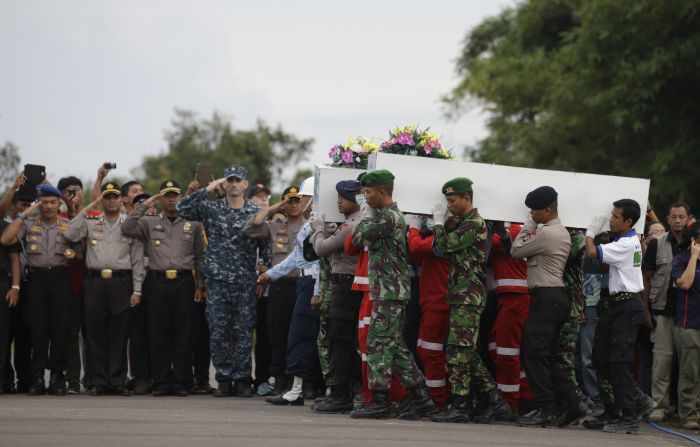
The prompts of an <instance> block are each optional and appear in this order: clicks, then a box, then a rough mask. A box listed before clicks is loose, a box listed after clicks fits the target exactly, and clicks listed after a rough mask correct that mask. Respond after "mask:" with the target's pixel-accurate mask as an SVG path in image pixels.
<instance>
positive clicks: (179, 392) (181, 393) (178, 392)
mask: <svg viewBox="0 0 700 447" xmlns="http://www.w3.org/2000/svg"><path fill="white" fill-rule="evenodd" d="M173 395H175V396H178V397H187V396H189V395H190V393H189V392H188V391H187V389H186V388H185V387H184V386H176V387H174V388H173Z"/></svg>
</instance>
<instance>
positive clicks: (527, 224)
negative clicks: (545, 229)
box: [523, 214, 537, 231]
mask: <svg viewBox="0 0 700 447" xmlns="http://www.w3.org/2000/svg"><path fill="white" fill-rule="evenodd" d="M535 228H537V222H535V221H534V220H533V219H532V216H531V215H530V214H528V215H527V217H526V218H525V220H524V221H523V230H527V231H532V230H534V229H535Z"/></svg>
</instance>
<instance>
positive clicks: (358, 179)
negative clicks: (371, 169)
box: [357, 171, 367, 187]
mask: <svg viewBox="0 0 700 447" xmlns="http://www.w3.org/2000/svg"><path fill="white" fill-rule="evenodd" d="M365 174H367V171H365V172H360V175H358V176H357V183H360V187H362V185H361V183H362V177H364V176H365Z"/></svg>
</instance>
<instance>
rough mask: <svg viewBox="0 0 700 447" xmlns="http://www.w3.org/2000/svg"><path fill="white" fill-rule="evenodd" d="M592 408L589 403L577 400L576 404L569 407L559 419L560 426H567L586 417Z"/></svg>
mask: <svg viewBox="0 0 700 447" xmlns="http://www.w3.org/2000/svg"><path fill="white" fill-rule="evenodd" d="M590 413H591V410H590V409H589V408H588V405H586V404H585V403H583V402H582V401H579V402H577V403H576V404H575V405H574V406H572V407H571V408H569V409H568V410H567V411H566V412H565V413H564V414H563V415H562V417H561V418H560V419H559V422H558V425H559V426H560V427H566V426H567V425H571V424H573V423H575V422H576V421H578V420H579V419H582V418H585V417H586V416H588V415H590Z"/></svg>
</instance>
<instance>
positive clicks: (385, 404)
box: [350, 390, 389, 419]
mask: <svg viewBox="0 0 700 447" xmlns="http://www.w3.org/2000/svg"><path fill="white" fill-rule="evenodd" d="M350 417H351V418H353V419H387V418H388V417H389V393H387V391H385V390H372V402H370V404H369V405H365V406H364V407H362V408H359V409H357V410H353V411H351V412H350Z"/></svg>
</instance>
